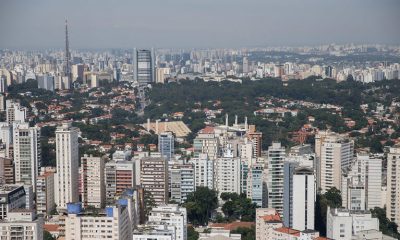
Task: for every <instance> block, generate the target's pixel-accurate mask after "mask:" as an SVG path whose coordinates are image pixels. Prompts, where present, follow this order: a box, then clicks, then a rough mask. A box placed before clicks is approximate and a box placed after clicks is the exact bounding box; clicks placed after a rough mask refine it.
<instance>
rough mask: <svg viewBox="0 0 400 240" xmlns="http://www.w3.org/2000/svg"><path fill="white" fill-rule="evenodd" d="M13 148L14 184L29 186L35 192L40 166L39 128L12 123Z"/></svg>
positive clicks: (26, 124)
mask: <svg viewBox="0 0 400 240" xmlns="http://www.w3.org/2000/svg"><path fill="white" fill-rule="evenodd" d="M13 128H14V134H13V147H14V164H15V182H17V183H21V184H25V185H31V186H33V189H34V191H35V188H36V179H37V176H38V175H39V168H40V165H41V148H40V128H37V127H29V123H14V126H13Z"/></svg>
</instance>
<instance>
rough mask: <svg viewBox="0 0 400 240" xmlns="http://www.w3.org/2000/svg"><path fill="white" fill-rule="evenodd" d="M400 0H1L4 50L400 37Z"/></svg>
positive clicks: (0, 45)
mask: <svg viewBox="0 0 400 240" xmlns="http://www.w3.org/2000/svg"><path fill="white" fill-rule="evenodd" d="M399 10H400V1H399V0H140V1H139V0H118V1H117V0H33V1H32V0H0V49H5V48H9V49H46V48H63V47H64V24H65V23H64V22H65V19H68V23H69V35H70V48H71V49H98V48H133V47H139V48H148V47H155V48H242V47H268V46H305V45H321V44H330V43H338V44H342V43H362V44H366V43H380V44H390V45H399V44H400V14H399V13H400V11H399Z"/></svg>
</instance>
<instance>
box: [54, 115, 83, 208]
mask: <svg viewBox="0 0 400 240" xmlns="http://www.w3.org/2000/svg"><path fill="white" fill-rule="evenodd" d="M78 132H79V129H78V128H75V127H72V126H71V123H63V124H62V125H61V126H59V127H57V129H56V162H57V167H56V169H57V173H56V175H55V184H54V185H55V201H56V204H57V207H58V208H59V209H66V208H67V203H70V202H77V201H78V198H79V190H78V180H79V179H78V178H79V169H78V164H79V149H78Z"/></svg>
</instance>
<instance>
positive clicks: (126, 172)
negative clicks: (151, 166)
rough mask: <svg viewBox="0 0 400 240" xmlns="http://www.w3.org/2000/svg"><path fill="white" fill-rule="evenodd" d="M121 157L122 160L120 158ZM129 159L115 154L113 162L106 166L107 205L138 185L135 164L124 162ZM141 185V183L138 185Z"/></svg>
mask: <svg viewBox="0 0 400 240" xmlns="http://www.w3.org/2000/svg"><path fill="white" fill-rule="evenodd" d="M118 156H120V157H121V158H118ZM127 158H129V157H127V156H125V155H124V154H123V153H122V155H119V154H117V155H116V154H115V153H114V155H113V160H112V161H108V162H107V163H106V164H105V170H104V171H105V173H104V176H105V191H106V203H107V204H112V203H113V202H114V201H115V197H116V196H119V195H121V194H122V193H123V192H124V191H125V189H128V188H133V187H135V185H136V174H135V167H136V166H135V162H133V161H128V160H124V159H127ZM138 184H139V183H138Z"/></svg>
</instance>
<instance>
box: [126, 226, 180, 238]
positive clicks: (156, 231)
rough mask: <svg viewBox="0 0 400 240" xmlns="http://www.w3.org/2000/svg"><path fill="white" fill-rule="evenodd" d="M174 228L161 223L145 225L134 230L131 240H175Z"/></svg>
mask: <svg viewBox="0 0 400 240" xmlns="http://www.w3.org/2000/svg"><path fill="white" fill-rule="evenodd" d="M175 239H176V238H175V227H174V226H170V225H168V224H161V223H147V224H145V225H142V226H140V227H139V228H138V229H135V230H134V232H133V240H175Z"/></svg>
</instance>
